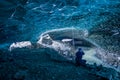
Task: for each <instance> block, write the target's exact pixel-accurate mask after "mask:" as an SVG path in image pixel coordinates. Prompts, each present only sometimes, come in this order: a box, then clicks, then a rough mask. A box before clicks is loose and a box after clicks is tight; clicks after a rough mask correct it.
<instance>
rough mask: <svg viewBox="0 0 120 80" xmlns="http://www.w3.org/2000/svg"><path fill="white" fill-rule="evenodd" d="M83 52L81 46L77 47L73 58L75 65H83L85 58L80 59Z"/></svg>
mask: <svg viewBox="0 0 120 80" xmlns="http://www.w3.org/2000/svg"><path fill="white" fill-rule="evenodd" d="M84 54H85V53H84V52H83V50H82V49H81V48H79V50H78V51H77V52H76V58H75V61H76V66H80V65H83V66H85V64H86V60H83V59H82V57H83V55H84Z"/></svg>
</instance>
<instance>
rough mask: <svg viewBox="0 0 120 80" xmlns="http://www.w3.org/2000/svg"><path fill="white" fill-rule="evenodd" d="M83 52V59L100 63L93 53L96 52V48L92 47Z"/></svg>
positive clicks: (90, 62) (92, 62) (89, 62)
mask: <svg viewBox="0 0 120 80" xmlns="http://www.w3.org/2000/svg"><path fill="white" fill-rule="evenodd" d="M84 52H85V55H83V59H85V60H87V63H88V64H94V63H96V64H97V65H100V64H102V61H101V60H100V59H98V58H97V57H96V56H95V54H97V53H96V49H94V48H93V49H90V50H87V51H84Z"/></svg>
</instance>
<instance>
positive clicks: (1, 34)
mask: <svg viewBox="0 0 120 80" xmlns="http://www.w3.org/2000/svg"><path fill="white" fill-rule="evenodd" d="M119 4H120V1H119V0H0V30H1V31H0V38H1V41H0V43H4V42H15V41H21V40H33V41H35V40H37V37H38V36H39V35H40V34H41V33H42V32H44V31H47V30H51V29H57V28H66V27H75V28H81V29H84V28H85V29H90V28H92V27H94V26H96V25H97V24H99V23H102V22H105V21H107V20H109V19H111V16H113V15H116V16H118V14H119V12H120V6H119Z"/></svg>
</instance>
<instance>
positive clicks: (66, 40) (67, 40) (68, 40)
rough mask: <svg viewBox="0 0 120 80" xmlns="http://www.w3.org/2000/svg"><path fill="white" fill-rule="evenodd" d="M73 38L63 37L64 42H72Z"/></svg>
mask: <svg viewBox="0 0 120 80" xmlns="http://www.w3.org/2000/svg"><path fill="white" fill-rule="evenodd" d="M70 41H72V39H62V42H70Z"/></svg>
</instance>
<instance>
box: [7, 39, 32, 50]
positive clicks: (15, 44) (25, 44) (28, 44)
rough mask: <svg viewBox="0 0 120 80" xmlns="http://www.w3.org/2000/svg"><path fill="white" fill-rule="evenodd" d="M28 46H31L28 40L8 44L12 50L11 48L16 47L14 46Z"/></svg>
mask: <svg viewBox="0 0 120 80" xmlns="http://www.w3.org/2000/svg"><path fill="white" fill-rule="evenodd" d="M30 46H32V44H31V42H30V41H22V42H16V43H12V44H11V45H10V47H9V50H10V51H12V50H13V49H16V48H25V47H30Z"/></svg>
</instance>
